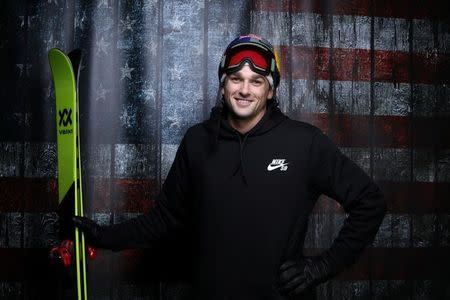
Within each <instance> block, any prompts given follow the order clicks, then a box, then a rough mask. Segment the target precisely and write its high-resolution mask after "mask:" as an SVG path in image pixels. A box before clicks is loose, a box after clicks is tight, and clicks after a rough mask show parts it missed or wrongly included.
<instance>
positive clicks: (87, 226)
mask: <svg viewBox="0 0 450 300" xmlns="http://www.w3.org/2000/svg"><path fill="white" fill-rule="evenodd" d="M72 221H73V224H74V226H76V227H78V228H79V229H80V230H81V231H83V232H84V235H85V237H86V240H87V241H88V243H89V244H90V245H93V246H95V247H98V248H109V245H108V244H107V243H106V242H105V227H104V226H100V225H98V224H97V223H95V222H94V221H92V220H91V219H88V218H86V217H78V216H75V217H73V218H72Z"/></svg>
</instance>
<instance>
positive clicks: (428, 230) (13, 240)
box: [0, 199, 450, 249]
mask: <svg viewBox="0 0 450 300" xmlns="http://www.w3.org/2000/svg"><path fill="white" fill-rule="evenodd" d="M424 201H426V199H424ZM139 215H142V213H126V212H124V213H117V214H115V215H112V214H111V213H91V214H88V215H87V217H88V218H91V219H93V220H94V221H95V222H97V223H99V224H101V225H109V224H111V218H113V223H114V224H118V223H121V222H124V221H126V220H129V219H132V218H135V217H137V216H139ZM57 219H58V217H57V214H56V212H51V213H23V214H22V212H10V213H0V220H3V223H2V227H3V228H8V232H9V234H8V237H6V236H5V235H2V236H1V237H0V248H50V246H52V245H55V244H57V243H58V237H57V231H56V230H57V228H56V226H55V222H56V220H57ZM344 219H345V215H344V214H339V213H334V212H331V213H313V214H311V216H310V218H309V224H308V232H307V235H306V239H305V248H322V249H324V248H328V247H329V246H330V245H331V243H332V241H333V239H334V238H335V237H336V236H337V234H338V232H339V230H340V228H341V227H342V224H343V222H344ZM449 222H450V215H449V214H439V215H436V214H424V215H408V214H386V216H385V218H384V220H383V222H382V224H381V227H380V230H379V232H378V234H377V236H376V238H375V241H374V244H373V247H376V248H426V247H432V246H435V245H433V242H434V239H435V234H436V233H435V224H438V226H439V227H440V228H442V230H441V231H439V237H438V239H437V241H438V243H439V245H437V246H438V247H450V239H448V237H449V236H450V227H449V226H447V225H448V224H449ZM37 225H38V226H37ZM36 226H37V227H36ZM22 228H23V234H22ZM411 229H412V231H411ZM22 241H23V244H22Z"/></svg>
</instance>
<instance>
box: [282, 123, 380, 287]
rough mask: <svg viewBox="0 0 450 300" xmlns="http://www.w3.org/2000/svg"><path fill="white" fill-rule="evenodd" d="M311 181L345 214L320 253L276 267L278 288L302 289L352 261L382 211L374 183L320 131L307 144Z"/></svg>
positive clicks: (370, 236)
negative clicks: (341, 223)
mask: <svg viewBox="0 0 450 300" xmlns="http://www.w3.org/2000/svg"><path fill="white" fill-rule="evenodd" d="M310 163H311V164H310V168H309V170H310V172H311V174H312V177H311V184H312V185H313V187H314V189H316V191H317V194H325V195H327V196H329V197H331V198H333V199H335V200H336V201H338V202H339V203H340V204H341V205H342V207H343V208H344V210H345V212H346V213H347V214H348V217H347V218H346V220H345V222H344V225H343V226H342V228H341V230H340V231H339V234H338V236H337V237H336V239H335V240H334V241H333V243H332V245H331V247H330V248H329V249H328V250H326V251H325V252H324V253H322V255H320V256H317V257H312V258H305V259H304V260H303V261H301V262H293V261H287V262H285V263H284V264H283V265H282V266H281V268H280V281H281V285H282V288H281V290H282V291H283V292H285V293H287V294H290V295H297V294H300V293H303V292H304V291H305V290H306V289H308V288H309V287H311V286H314V285H317V284H318V283H321V282H324V281H326V280H328V279H330V278H332V277H333V276H335V275H336V274H337V273H338V272H340V271H342V270H343V269H344V268H345V267H347V266H349V265H351V264H352V263H354V261H355V260H356V259H357V257H358V256H359V255H360V254H361V252H362V251H363V250H364V248H365V247H366V246H368V245H369V244H370V243H372V241H373V239H374V237H375V235H376V233H377V231H378V228H379V226H380V224H381V222H382V220H383V218H384V215H385V213H386V202H385V200H384V198H383V195H382V193H381V191H380V189H379V188H378V186H377V185H376V184H375V183H374V182H373V181H372V180H371V179H370V177H369V176H367V174H365V172H364V171H363V170H362V169H361V168H360V167H358V166H357V165H356V164H355V163H354V162H352V161H351V160H350V159H348V158H347V157H346V156H345V155H343V154H342V153H341V152H340V151H339V149H338V148H337V147H336V146H335V145H334V144H333V143H332V142H331V141H330V139H329V138H328V137H326V136H325V135H324V134H322V133H321V132H318V133H317V134H316V135H315V137H314V140H313V142H312V145H311V160H310Z"/></svg>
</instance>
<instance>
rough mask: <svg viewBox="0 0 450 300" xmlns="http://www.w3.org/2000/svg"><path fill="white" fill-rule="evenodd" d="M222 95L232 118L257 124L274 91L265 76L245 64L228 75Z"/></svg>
mask: <svg viewBox="0 0 450 300" xmlns="http://www.w3.org/2000/svg"><path fill="white" fill-rule="evenodd" d="M222 95H223V96H224V99H225V102H226V104H227V105H228V108H229V109H230V111H231V118H234V119H238V120H241V121H248V122H249V123H254V124H252V125H256V123H257V122H258V121H259V120H260V119H261V118H262V117H263V115H264V113H265V111H266V103H267V99H271V98H272V96H273V91H272V89H271V88H270V85H269V82H268V81H267V79H266V78H265V77H264V76H262V75H260V74H258V73H255V72H253V71H252V69H250V67H249V66H248V65H245V66H244V67H242V69H241V70H239V71H238V72H236V73H233V74H231V75H228V76H227V78H226V79H225V84H224V86H223V87H222Z"/></svg>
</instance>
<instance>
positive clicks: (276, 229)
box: [74, 35, 386, 299]
mask: <svg viewBox="0 0 450 300" xmlns="http://www.w3.org/2000/svg"><path fill="white" fill-rule="evenodd" d="M219 80H220V93H221V95H222V103H221V104H220V105H218V106H217V107H215V108H213V110H212V113H211V117H210V119H209V120H207V121H204V122H203V123H201V124H197V125H195V126H193V127H191V128H190V129H189V130H188V131H187V132H186V134H185V136H184V137H183V140H182V141H181V144H180V146H179V148H178V151H177V154H176V157H175V160H174V162H173V164H172V167H171V169H170V171H169V173H168V176H167V179H166V181H165V182H164V185H163V188H162V192H161V194H160V196H159V198H158V201H157V202H156V204H155V206H154V207H153V208H152V209H151V210H150V211H149V212H148V213H147V214H145V215H142V216H140V217H137V218H135V219H132V220H129V221H127V222H124V223H121V224H117V225H113V226H99V225H97V224H95V223H94V222H92V221H91V220H89V219H86V218H79V217H75V218H74V223H75V224H76V226H78V227H79V228H80V229H82V230H83V231H84V232H85V233H86V235H87V238H88V241H90V243H93V244H94V245H95V244H96V245H97V246H99V247H104V248H109V249H113V250H121V249H125V248H136V247H151V246H153V245H155V243H157V242H158V241H160V240H162V239H164V238H166V237H168V236H171V235H176V234H178V235H180V234H181V235H183V234H188V235H189V237H190V241H191V242H190V243H189V247H190V249H191V250H192V253H195V254H194V255H193V257H192V259H193V262H194V264H193V265H194V271H193V275H192V281H193V285H194V287H195V295H194V296H193V298H194V299H305V298H304V297H305V296H306V295H308V294H310V292H311V291H312V288H313V287H314V286H316V285H317V284H319V283H321V282H324V281H326V280H328V279H330V278H332V277H333V276H335V275H336V274H337V273H338V272H339V271H341V270H342V269H343V268H344V267H346V266H348V265H350V264H352V263H353V262H354V261H355V259H356V258H357V256H358V255H359V254H360V253H361V251H362V250H363V249H364V247H365V246H367V245H368V244H370V243H371V241H372V240H373V238H374V236H375V234H376V232H377V230H378V228H379V225H380V223H381V221H382V219H383V216H384V214H385V210H386V204H385V202H384V200H383V197H382V195H381V192H380V190H379V188H378V187H377V186H376V185H375V184H374V183H373V182H372V180H371V179H370V178H369V177H368V176H367V175H366V174H365V173H364V172H363V171H362V170H361V169H360V168H359V167H358V166H357V165H355V164H354V163H353V162H352V161H350V160H349V159H348V158H347V157H345V156H344V155H343V154H342V153H341V152H340V151H339V150H338V148H337V147H336V146H335V145H334V144H333V143H332V142H331V141H330V140H329V139H328V138H327V137H326V136H325V135H324V134H323V133H322V132H321V131H320V130H319V129H317V128H315V127H313V126H311V125H308V124H306V123H303V122H299V121H295V120H291V119H289V118H288V117H287V116H285V115H284V114H283V113H282V112H281V111H280V110H279V108H278V102H277V99H276V89H277V86H278V84H279V82H280V73H279V67H278V63H277V57H276V54H275V51H274V49H273V47H272V46H271V45H270V44H269V43H268V42H267V41H265V40H264V39H262V38H260V37H258V36H255V35H246V36H240V37H238V38H237V39H235V40H234V41H232V42H231V43H230V45H229V46H228V47H227V49H226V50H225V53H224V55H223V57H222V60H221V63H220V66H219ZM321 194H326V195H328V196H330V197H332V198H333V199H335V200H337V201H338V202H339V203H340V204H341V205H342V206H343V208H344V209H345V211H346V213H348V217H347V218H346V221H345V223H344V225H343V227H342V229H341V230H340V232H339V235H338V237H337V238H336V239H335V240H334V242H333V244H332V245H331V247H330V249H328V250H327V251H325V252H324V253H322V254H321V255H320V256H316V257H304V256H303V254H302V249H303V243H304V239H305V234H306V231H307V223H308V217H309V215H310V213H311V211H312V209H313V207H314V204H315V202H316V200H317V198H318V197H319V196H320V195H321Z"/></svg>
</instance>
